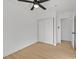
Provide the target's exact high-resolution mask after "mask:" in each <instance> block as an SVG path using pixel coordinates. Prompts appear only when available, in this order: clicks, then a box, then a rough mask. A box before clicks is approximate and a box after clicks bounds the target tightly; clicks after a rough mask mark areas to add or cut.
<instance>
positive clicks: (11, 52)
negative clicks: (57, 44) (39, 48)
mask: <svg viewBox="0 0 79 59" xmlns="http://www.w3.org/2000/svg"><path fill="white" fill-rule="evenodd" d="M35 43H37V41H36V42H31V43H29V44H27V45H26V44H25V45H24V46H21V47H19V48H17V49H15V50H12V51H9V52H8V53H7V54H5V55H3V57H6V56H8V55H10V54H13V53H15V52H17V51H19V50H21V49H23V48H26V47H28V46H30V45H32V44H35Z"/></svg>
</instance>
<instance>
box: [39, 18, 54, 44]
mask: <svg viewBox="0 0 79 59" xmlns="http://www.w3.org/2000/svg"><path fill="white" fill-rule="evenodd" d="M53 37H54V35H53V19H52V20H40V21H39V41H40V42H44V43H49V44H53Z"/></svg>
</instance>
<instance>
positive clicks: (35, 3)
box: [18, 0, 49, 10]
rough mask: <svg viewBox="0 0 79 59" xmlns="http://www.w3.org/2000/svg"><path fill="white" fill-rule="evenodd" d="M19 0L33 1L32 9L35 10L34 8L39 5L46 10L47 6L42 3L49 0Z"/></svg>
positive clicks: (24, 0) (23, 0)
mask: <svg viewBox="0 0 79 59" xmlns="http://www.w3.org/2000/svg"><path fill="white" fill-rule="evenodd" d="M18 1H22V2H28V3H33V6H32V8H31V9H30V10H34V8H38V7H41V8H42V9H44V10H46V8H45V7H44V6H43V5H41V4H40V3H43V2H46V1H49V0H40V1H38V0H34V1H28V0H18Z"/></svg>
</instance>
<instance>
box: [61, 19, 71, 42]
mask: <svg viewBox="0 0 79 59" xmlns="http://www.w3.org/2000/svg"><path fill="white" fill-rule="evenodd" d="M61 26H62V28H61V40H64V41H72V18H63V19H62V20H61Z"/></svg>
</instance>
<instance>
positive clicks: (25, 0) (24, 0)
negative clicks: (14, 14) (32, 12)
mask: <svg viewBox="0 0 79 59" xmlns="http://www.w3.org/2000/svg"><path fill="white" fill-rule="evenodd" d="M18 1H22V2H28V3H34V2H33V1H28V0H18Z"/></svg>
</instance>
